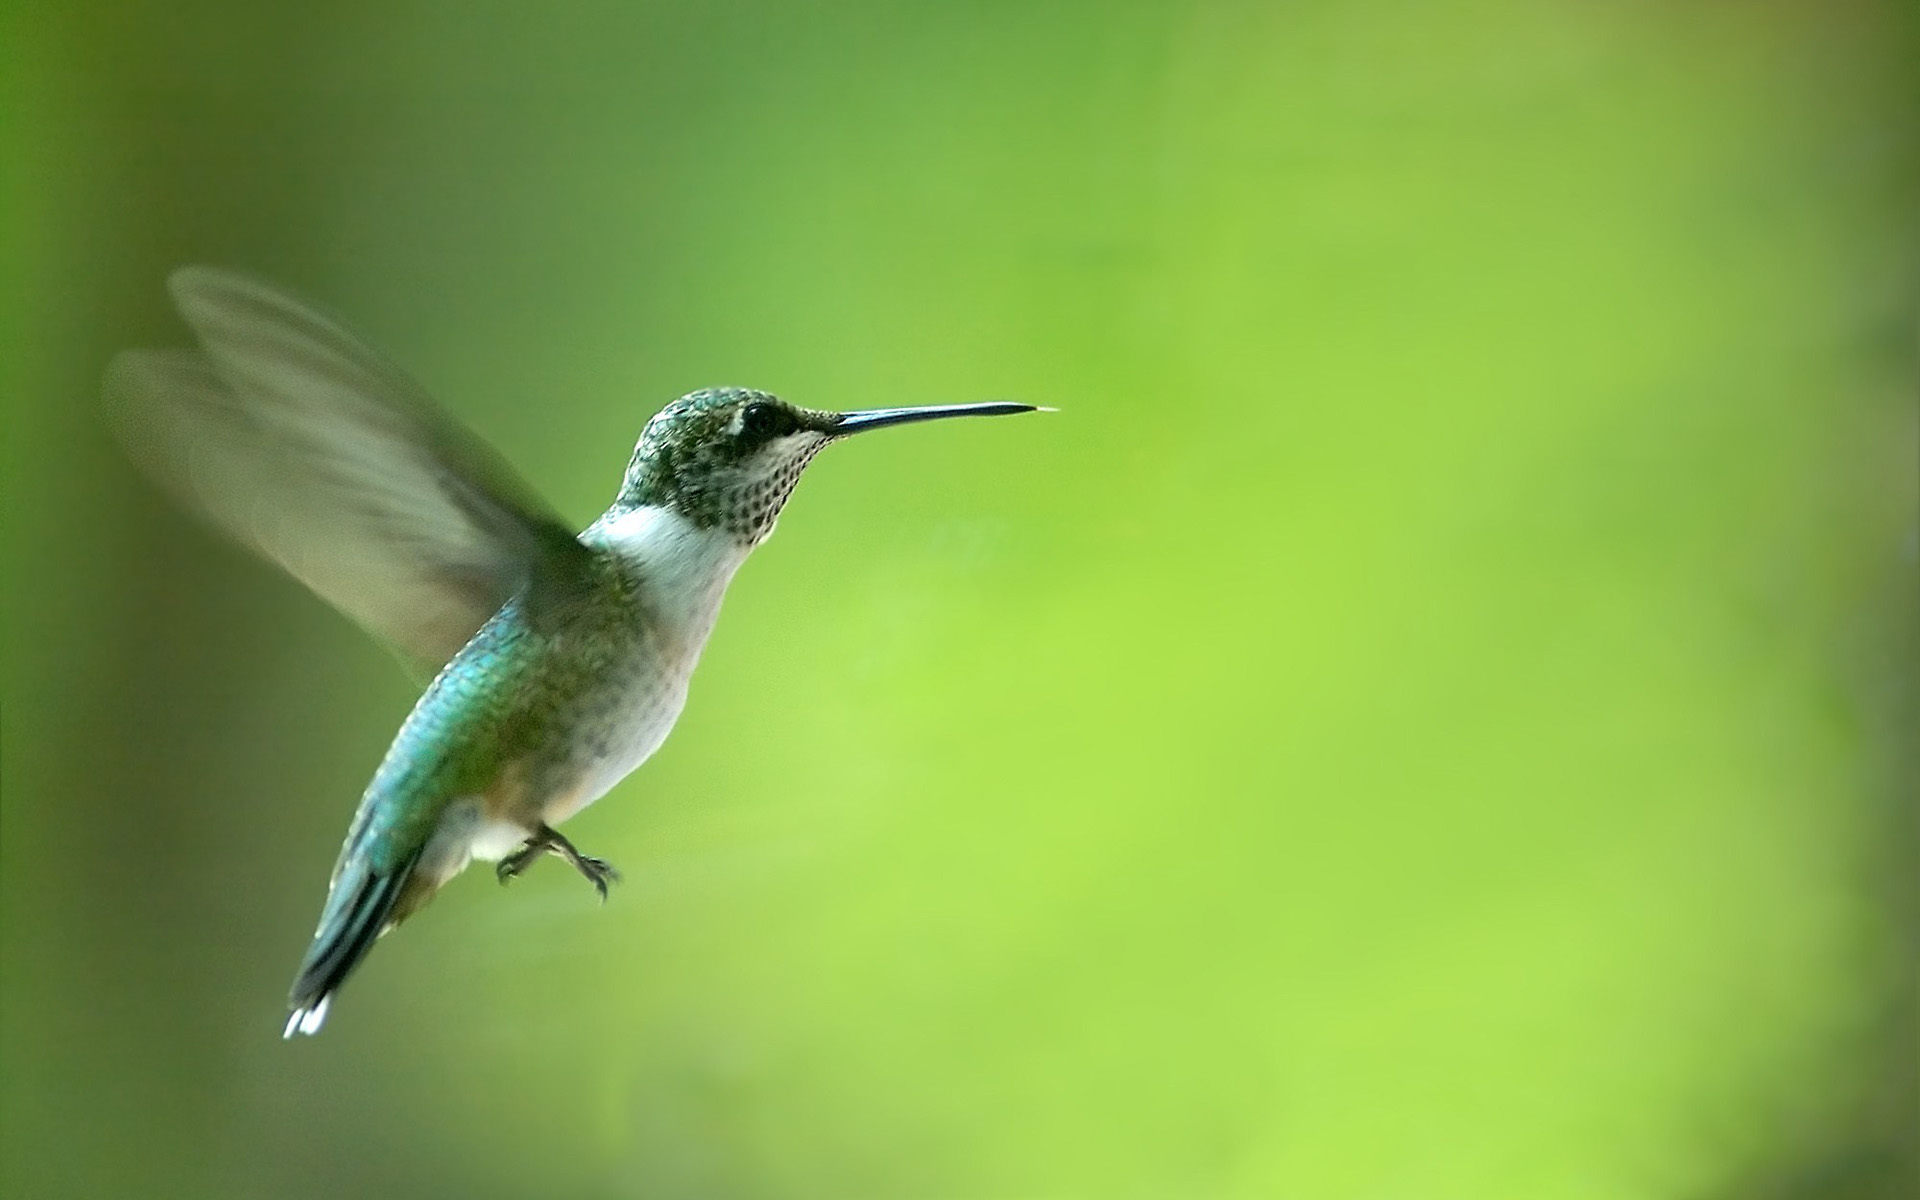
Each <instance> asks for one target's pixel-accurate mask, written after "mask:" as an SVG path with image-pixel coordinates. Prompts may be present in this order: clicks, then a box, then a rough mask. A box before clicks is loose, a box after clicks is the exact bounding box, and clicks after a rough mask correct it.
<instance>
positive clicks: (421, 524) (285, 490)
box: [105, 266, 1036, 1038]
mask: <svg viewBox="0 0 1920 1200" xmlns="http://www.w3.org/2000/svg"><path fill="white" fill-rule="evenodd" d="M168 290H169V292H170V293H171V295H172V298H173V301H174V305H175V307H176V308H177V309H178V310H179V312H180V315H181V317H182V318H183V319H184V320H185V321H186V323H187V325H188V326H189V327H190V328H191V329H192V331H193V333H194V335H195V337H196V339H197V340H198V343H199V346H198V348H197V349H171V350H129V351H124V352H122V353H121V354H119V355H117V356H116V357H115V358H114V359H113V361H112V363H111V364H110V366H109V368H108V371H107V378H106V385H105V390H106V394H107V399H108V405H109V409H110V411H111V413H112V414H113V416H114V418H115V422H114V423H115V426H116V432H117V433H118V435H119V437H120V439H121V441H122V442H123V443H124V444H125V446H126V448H127V449H128V451H129V452H130V454H131V456H132V457H133V458H134V459H135V461H136V462H138V463H139V464H140V465H141V466H143V467H144V468H145V469H146V470H147V471H148V473H149V474H151V475H152V476H153V477H154V479H155V480H156V481H157V482H158V483H159V484H160V485H161V486H162V487H163V488H165V489H166V490H168V491H170V492H172V493H173V494H174V495H175V496H176V497H177V498H179V499H180V500H182V501H184V502H185V503H186V504H187V505H188V506H189V507H192V508H195V509H197V510H199V512H200V513H201V514H202V515H203V516H205V517H207V518H209V519H211V520H212V522H213V523H214V524H216V525H218V526H219V527H221V528H222V529H224V530H225V531H226V532H227V533H229V534H231V535H232V536H234V537H235V538H236V539H238V540H239V541H240V542H241V543H243V544H245V545H247V546H249V547H250V548H252V549H253V550H255V551H257V552H259V553H260V554H262V555H264V556H265V557H266V558H268V559H270V560H272V561H274V562H276V563H278V564H279V565H280V566H282V567H283V568H285V569H286V570H287V571H288V572H289V573H291V574H292V575H294V576H295V577H296V578H298V579H299V580H300V581H301V582H303V583H305V584H306V585H307V586H308V587H310V588H312V589H313V590H314V591H315V592H317V593H319V595H320V596H321V597H322V598H324V599H326V600H327V601H329V602H330V603H332V604H333V605H335V606H336V607H338V608H339V609H341V610H342V611H343V612H344V613H346V614H347V615H348V616H349V617H351V618H353V619H354V620H355V621H357V622H358V623H360V624H361V625H363V626H365V627H366V628H367V629H368V630H369V631H371V632H372V633H374V634H375V635H376V636H377V637H379V638H381V639H383V640H385V641H386V642H388V643H389V644H390V645H391V646H392V647H393V648H395V649H396V650H397V651H398V652H399V653H400V654H401V656H402V657H403V658H407V659H410V660H412V661H413V662H415V663H416V664H418V665H419V666H421V667H423V668H425V669H426V670H430V671H432V672H433V674H432V682H431V683H429V684H428V685H427V687H426V690H425V692H424V693H423V694H422V695H421V697H420V699H419V701H418V702H417V703H416V704H415V705H414V707H413V711H412V712H411V713H410V714H409V715H408V717H407V719H406V721H405V722H404V723H403V724H402V725H401V726H400V731H399V733H398V734H397V735H395V737H394V739H393V744H392V746H391V747H390V748H389V749H388V751H387V753H386V756H385V758H384V759H383V760H382V761H381V763H380V766H379V768H378V769H377V770H376V771H375V772H374V776H373V779H372V782H370V783H369V784H368V785H367V788H366V790H365V792H364V793H363V795H362V796H361V799H360V804H359V808H358V810H357V811H356V812H355V813H354V817H353V821H352V823H351V825H350V826H349V827H348V830H347V837H346V842H345V844H344V845H343V846H342V847H341V850H340V855H339V858H338V860H337V861H336V863H335V865H334V868H333V873H332V876H331V879H330V882H329V885H328V890H327V897H326V901H325V904H324V906H323V907H322V910H321V914H320V922H319V926H318V928H317V929H316V930H315V932H314V936H313V940H312V943H311V945H310V946H309V948H308V950H307V952H306V956H305V958H304V959H303V960H302V961H301V963H300V967H299V970H298V973H297V975H296V977H295V979H294V982H293V987H292V991H291V995H290V998H289V1006H290V1008H291V1010H292V1011H291V1015H290V1016H289V1017H288V1019H287V1023H286V1028H285V1030H284V1033H283V1036H285V1037H288V1038H291V1037H293V1036H294V1035H295V1034H296V1033H299V1034H312V1033H316V1032H318V1031H319V1029H320V1027H321V1024H322V1022H324V1021H325V1019H326V1015H327V1009H328V1007H329V1006H330V1005H331V1003H332V1001H333V998H334V995H335V994H336V993H337V992H338V991H339V990H340V988H341V986H342V984H344V983H345V982H346V980H347V978H348V976H350V975H351V974H352V973H353V971H354V969H355V968H356V967H358V966H359V965H360V963H361V962H362V961H363V960H364V959H365V958H366V956H367V953H368V952H369V951H370V950H371V949H372V947H373V944H374V941H375V940H376V939H377V938H379V937H380V936H381V935H382V934H384V933H386V932H387V931H388V930H390V929H392V928H393V927H394V926H396V925H398V924H399V923H400V922H401V921H403V920H405V919H406V918H407V917H408V916H410V915H411V914H413V913H415V912H417V911H418V910H419V909H420V908H421V907H422V906H423V905H425V904H426V903H427V901H428V900H430V899H431V898H432V897H433V895H434V894H435V893H436V892H437V891H439V889H440V888H441V887H442V886H444V885H445V884H446V883H447V882H448V881H449V880H451V879H452V878H453V877H454V876H456V875H458V874H459V873H460V872H461V871H462V870H464V869H465V868H466V866H467V865H468V864H469V863H470V862H471V861H473V860H475V859H478V860H480V861H482V862H489V863H494V864H495V872H496V874H497V876H498V877H499V879H500V881H501V882H503V883H504V882H506V881H507V880H509V879H512V878H513V877H514V876H516V875H518V874H519V873H520V872H522V871H524V870H526V869H527V868H528V867H529V866H530V865H531V864H532V863H533V862H534V861H536V860H537V859H539V858H540V857H542V856H544V855H553V856H555V857H558V858H560V859H563V860H565V861H566V862H567V863H568V864H570V865H571V866H572V867H573V869H574V870H576V871H578V872H579V873H580V874H581V875H583V876H585V877H586V879H587V880H588V881H589V882H590V883H591V884H592V885H593V886H594V888H595V889H596V890H597V891H598V893H599V895H600V898H601V899H602V900H603V901H604V900H605V898H606V895H607V885H608V884H609V883H610V882H613V881H615V880H617V879H618V872H616V871H615V870H614V868H613V867H612V866H610V865H609V864H608V863H607V862H606V861H605V860H603V859H600V858H596V857H593V856H591V855H587V854H583V853H581V852H580V851H579V850H578V849H577V848H575V846H574V845H573V843H572V842H571V841H569V840H568V839H567V838H566V837H565V836H564V835H563V834H561V833H560V831H559V829H558V828H557V827H558V826H559V825H560V824H561V823H562V822H564V821H565V820H566V819H567V818H568V817H570V816H572V815H573V814H575V813H577V812H579V811H580V810H581V809H583V808H585V807H586V806H587V805H589V804H591V803H593V802H594V801H595V800H597V799H598V798H600V797H601V796H602V795H605V794H606V792H607V791H608V790H609V789H611V788H612V787H613V785H614V784H616V783H618V782H619V781H620V780H621V779H623V778H625V777H626V775H627V774H628V773H629V772H631V771H633V770H634V769H635V768H636V767H638V766H639V765H640V764H641V763H643V762H645V761H646V760H647V758H648V757H649V756H650V755H652V754H653V752H654V751H655V750H657V749H659V747H660V745H661V743H662V742H663V741H664V740H665V739H666V737H667V734H668V732H669V731H670V730H671V729H672V728H673V725H674V722H675V721H676V720H677V719H678V717H679V716H680V712H681V709H682V707H683V706H684V705H685V703H686V699H687V685H688V680H689V678H690V677H691V675H692V673H693V669H694V665H695V664H696V663H697V662H698V661H699V658H700V652H701V649H702V648H703V647H704V646H705V644H706V641H707V638H708V635H709V634H711V633H712V631H713V627H714V622H715V619H716V618H717V617H718V615H719V611H720V602H721V598H722V597H723V596H724V595H725V593H726V590H727V585H728V583H729V582H731V581H732V579H733V576H734V573H735V572H736V571H738V570H739V569H740V566H741V564H743V563H744V562H745V561H746V559H747V556H748V555H749V554H750V553H752V551H753V549H754V547H756V546H758V545H759V544H760V543H761V542H763V541H765V540H766V539H767V537H768V535H770V534H771V533H772V532H773V528H774V523H775V521H776V519H777V518H778V517H779V515H780V511H781V508H782V506H783V505H785V504H786V502H787V498H788V497H789V496H790V495H791V494H792V492H793V489H794V485H795V484H796V483H797V482H798V481H799V479H800V475H801V473H802V472H803V471H804V470H805V469H806V467H807V465H808V463H810V462H811V461H812V460H813V457H814V456H815V455H816V454H818V453H819V452H820V451H821V450H823V449H825V448H826V447H827V446H829V445H832V444H833V443H835V442H838V441H841V440H843V439H845V438H848V437H852V436H853V435H855V434H859V433H865V432H868V431H870V430H875V429H885V428H888V427H890V426H894V425H906V424H910V423H914V422H920V421H933V420H944V419H947V418H950V417H979V416H996V415H1003V414H1009V413H1022V412H1032V411H1036V406H1034V405H1028V404H1016V403H1010V402H989V403H977V404H952V405H937V406H924V407H912V408H876V409H868V410H863V411H855V412H830V411H823V410H819V409H810V408H801V407H799V406H797V405H794V404H789V403H787V402H786V401H784V400H781V399H779V398H777V397H775V396H773V395H770V394H768V393H766V392H762V391H756V390H754V389H751V388H742V387H713V388H704V389H701V390H699V391H695V392H691V393H689V394H687V395H685V396H682V397H680V398H679V399H678V400H675V401H673V402H672V403H670V404H668V405H667V406H666V407H665V408H663V409H661V410H660V411H659V412H658V413H656V414H654V416H653V417H652V418H651V419H650V420H648V421H647V423H646V425H645V427H644V429H643V430H642V432H641V434H640V437H639V441H638V443H637V445H636V446H635V447H634V451H633V456H632V458H631V459H630V460H629V462H628V464H627V468H626V472H625V474H624V475H623V476H622V478H621V480H620V487H619V491H618V492H617V493H616V494H615V496H614V499H613V503H612V505H611V506H610V507H609V508H608V509H607V510H606V511H605V512H604V513H602V514H600V517H599V518H598V519H597V520H595V521H594V522H593V523H592V524H590V525H588V526H587V527H586V529H585V530H583V531H581V532H579V533H575V532H574V530H573V528H572V527H571V526H570V525H568V524H567V523H565V522H564V521H563V520H562V519H561V518H560V517H559V516H558V515H557V514H556V513H555V512H554V511H553V510H552V509H551V508H549V507H548V506H547V504H546V503H545V502H544V501H542V500H541V499H540V497H539V496H538V495H537V494H536V493H535V492H534V490H533V489H532V488H531V487H529V486H528V485H527V484H525V483H524V482H522V481H521V479H520V478H519V476H517V475H516V474H515V473H514V472H513V470H512V469H511V468H510V467H508V465H507V464H506V462H505V461H504V460H503V459H502V458H501V457H500V456H499V455H498V454H497V453H495V452H494V450H493V449H492V448H491V447H489V446H488V445H487V444H486V443H485V442H484V441H482V440H481V439H480V438H479V437H478V436H477V435H475V434H474V433H472V432H470V431H469V430H467V429H466V428H464V427H463V426H461V425H460V424H459V423H458V422H456V421H455V420H453V419H452V418H451V417H449V416H448V415H446V414H445V413H444V412H443V411H442V410H441V409H440V408H439V407H438V406H437V405H435V404H434V402H433V401H432V400H431V399H430V398H429V397H428V396H427V394H426V392H425V391H424V390H423V389H422V388H421V387H420V385H419V384H417V383H415V382H414V381H413V380H412V379H410V378H409V377H408V376H407V375H406V374H405V373H404V372H402V371H401V370H400V369H399V368H398V367H396V366H394V365H393V364H392V363H391V362H389V361H388V360H387V358H385V357H384V356H383V355H381V354H380V353H378V352H377V351H375V350H373V349H372V348H370V347H369V345H368V344H367V343H366V342H364V341H362V340H361V339H360V338H358V337H357V336H355V335H354V334H352V333H350V332H349V331H348V330H347V329H346V328H345V327H344V326H343V325H341V324H340V323H338V322H336V321H335V320H333V319H331V318H329V317H327V316H324V315H322V314H321V313H320V312H319V311H318V310H317V309H315V308H314V307H313V306H311V305H309V304H307V303H305V302H303V301H301V300H299V299H296V298H295V297H293V296H292V295H289V294H288V293H286V292H284V291H282V290H280V289H278V288H276V287H273V286H271V285H269V284H266V283H264V282H262V281H259V280H256V279H253V278H251V277H249V276H245V275H241V274H237V273H234V272H230V271H225V270H221V269H217V268H212V267H205V266H190V267H183V268H181V269H180V270H178V271H176V272H174V273H173V274H172V275H171V276H170V277H169V278H168Z"/></svg>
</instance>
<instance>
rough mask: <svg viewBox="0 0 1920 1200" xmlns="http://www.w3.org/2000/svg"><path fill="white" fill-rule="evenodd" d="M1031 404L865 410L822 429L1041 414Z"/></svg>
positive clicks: (837, 432)
mask: <svg viewBox="0 0 1920 1200" xmlns="http://www.w3.org/2000/svg"><path fill="white" fill-rule="evenodd" d="M1044 411H1046V410H1044V409H1042V408H1040V407H1039V406H1038V405H1034V404H1015V403H1013V402H1012V401H1010V400H990V401H988V402H986V403H985V404H929V405H927V406H925V407H923V408H869V409H863V410H861V411H860V412H850V413H841V414H840V416H839V419H838V420H836V421H834V422H833V423H832V424H831V425H830V426H829V427H828V428H827V430H826V432H828V433H830V434H832V435H833V436H834V437H845V436H846V435H848V434H853V433H865V432H866V431H867V430H869V429H885V428H886V427H887V426H889V425H906V424H910V423H912V422H914V421H936V420H939V419H940V418H941V417H1002V416H1006V415H1007V414H1009V413H1023V412H1044Z"/></svg>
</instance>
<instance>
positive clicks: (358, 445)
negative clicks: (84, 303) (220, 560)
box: [107, 267, 586, 668]
mask: <svg viewBox="0 0 1920 1200" xmlns="http://www.w3.org/2000/svg"><path fill="white" fill-rule="evenodd" d="M168 285H169V288H170V290H171V292H172V294H173V298H174V302H175V304H176V305H177V306H178V308H179V310H180V313H181V315H182V316H183V317H185V318H186V321H187V323H188V324H189V325H190V326H191V327H192V328H193V331H194V333H195V335H196V336H197V337H198V338H199V341H200V349H199V350H134V351H128V352H126V353H123V354H121V355H120V356H119V357H117V358H116V359H115V360H114V362H113V365H112V367H111V368H110V369H109V371H108V375H107V395H108V400H109V405H110V407H111V408H112V409H113V410H114V415H115V418H116V420H115V424H116V427H117V431H118V433H119V434H120V436H121V438H122V440H123V441H125V442H126V444H127V447H128V449H129V450H130V451H131V452H132V453H133V456H134V458H135V459H136V461H138V462H140V463H141V464H142V465H143V466H144V467H145V468H146V469H147V471H148V472H149V473H150V474H151V475H153V477H154V478H155V479H156V480H157V481H159V482H160V483H161V484H162V485H163V486H165V487H166V488H168V489H169V490H170V491H172V492H174V493H175V494H176V495H178V496H179V497H181V498H182V499H184V500H186V501H187V502H188V503H190V504H191V505H192V506H193V507H195V508H197V509H199V510H200V511H201V512H203V513H205V514H206V515H207V516H208V517H209V518H211V519H212V520H213V521H214V522H215V523H216V524H218V525H219V526H221V527H222V528H223V529H225V530H226V531H227V532H229V533H231V534H232V535H233V536H234V537H236V538H238V539H239V540H240V541H241V542H242V543H244V544H246V545H248V546H250V547H252V548H253V549H255V550H257V551H258V552H260V553H261V554H263V555H265V556H266V557H267V558H269V559H271V560H273V561H274V562H277V563H279V564H280V565H281V566H283V567H285V568H286V569H287V570H288V571H289V572H291V573H292V574H293V575H294V576H295V577H297V578H298V579H300V580H301V581H302V582H303V583H305V584H306V585H307V586H308V587H311V588H312V589H313V590H314V591H315V592H318V593H319V594H320V595H321V596H322V597H324V598H325V599H326V600H328V601H329V602H331V603H332V604H334V605H335V606H337V607H338V608H339V609H341V611H343V612H345V613H346V614H347V615H348V616H350V617H352V618H353V619H354V620H356V621H358V622H360V623H361V624H362V625H364V626H366V627H367V628H368V629H370V630H372V631H373V632H374V633H376V634H378V635H379V636H381V637H383V638H385V639H386V640H388V641H389V642H391V643H393V644H394V645H395V646H396V647H397V648H399V649H400V650H401V651H402V652H403V653H404V654H405V655H407V656H410V657H411V658H413V659H415V660H417V661H419V662H420V663H421V664H423V665H425V666H427V667H429V668H437V667H439V666H440V665H441V664H442V663H444V662H446V660H447V659H449V658H451V657H452V656H453V654H454V653H455V652H456V651H458V650H459V648H460V647H461V646H462V645H464V644H465V643H466V641H467V639H468V638H470V637H471V636H472V635H473V633H474V631H475V630H477V629H479V628H480V626H481V625H482V624H483V623H484V622H485V621H486V619H487V618H488V617H489V616H491V615H492V614H493V613H494V611H495V610H497V609H498V608H499V607H500V605H501V604H502V603H504V602H505V601H506V599H507V598H508V597H509V596H511V595H513V593H514V592H516V591H518V590H519V589H520V588H522V587H523V586H526V585H527V584H529V583H530V582H537V581H539V580H540V579H541V578H543V577H545V578H548V579H551V580H555V581H561V582H560V583H558V584H556V586H564V581H565V580H566V579H568V578H570V577H571V575H570V572H569V571H568V569H567V568H568V567H570V566H574V565H576V564H577V559H578V557H579V556H581V555H584V554H585V553H586V550H585V548H584V547H582V546H581V544H580V543H579V541H578V540H577V539H576V538H575V537H574V535H573V533H572V531H571V530H569V529H568V528H567V527H566V525H565V524H564V523H563V522H562V521H561V520H560V519H559V517H558V516H556V515H555V514H554V513H553V512H552V511H551V510H550V509H549V508H548V507H547V506H546V504H545V503H544V502H543V501H541V500H540V499H539V497H538V496H537V495H536V494H535V493H534V491H533V490H532V489H531V488H530V487H528V486H527V485H526V484H525V483H524V482H522V481H521V480H520V478H519V477H518V476H517V475H515V474H514V472H513V471H512V469H511V468H509V467H508V466H507V465H506V463H505V462H503V461H502V460H501V459H500V458H499V456H498V455H497V454H495V453H494V451H493V450H492V449H491V448H490V447H488V446H487V445H486V444H485V443H484V442H482V441H481V440H480V439H479V438H478V437H477V436H475V435H474V434H472V433H471V432H469V431H467V430H466V429H464V428H462V427H461V426H460V425H459V424H458V423H457V422H455V421H454V420H453V419H452V418H450V417H448V416H447V415H446V414H445V413H443V412H441V411H440V409H439V408H438V407H437V406H436V405H435V404H434V403H433V402H432V400H431V399H429V398H428V396H427V395H426V393H425V392H424V390H422V389H421V388H420V386H419V385H418V384H416V383H414V382H413V380H411V379H409V378H408V377H407V376H406V375H405V374H404V373H403V372H401V371H400V370H399V369H398V368H397V367H395V366H393V365H392V364H391V363H389V362H388V361H387V360H386V359H385V358H384V357H382V356H381V355H380V354H379V353H378V352H376V351H374V350H373V349H371V348H370V347H368V346H367V345H365V344H364V343H362V342H361V341H360V340H359V339H358V338H356V337H355V336H354V335H353V334H351V333H349V332H347V331H346V330H345V329H344V328H342V327H341V326H340V325H339V324H337V323H335V322H334V321H332V320H330V319H329V318H327V317H325V316H322V315H321V314H319V313H318V312H315V311H314V310H313V309H312V308H311V307H309V306H307V305H306V304H304V303H302V302H301V301H299V300H296V299H294V298H293V297H291V296H289V295H287V294H285V293H284V292H281V291H279V290H277V289H275V288H272V287H269V286H267V285H266V284H263V283H259V282H257V281H255V280H252V279H249V278H247V277H245V276H242V275H236V274H233V273H231V272H227V271H221V270H216V269H214V268H210V267H185V268H182V269H181V270H179V271H176V272H175V273H174V274H173V276H172V277H171V278H170V279H169V281H168Z"/></svg>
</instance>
